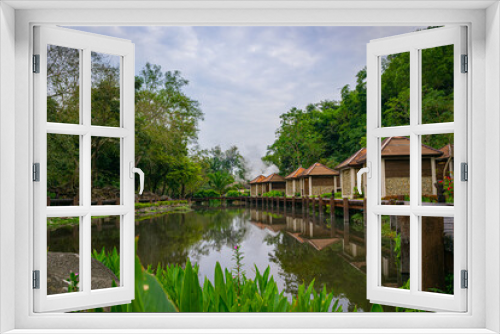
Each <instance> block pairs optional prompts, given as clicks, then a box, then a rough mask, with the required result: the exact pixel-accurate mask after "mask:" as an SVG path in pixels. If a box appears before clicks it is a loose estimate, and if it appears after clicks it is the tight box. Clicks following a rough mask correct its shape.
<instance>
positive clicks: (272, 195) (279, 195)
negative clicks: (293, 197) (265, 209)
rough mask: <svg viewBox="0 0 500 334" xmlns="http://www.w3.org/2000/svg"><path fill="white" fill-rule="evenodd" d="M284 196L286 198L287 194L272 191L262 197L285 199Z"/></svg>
mask: <svg viewBox="0 0 500 334" xmlns="http://www.w3.org/2000/svg"><path fill="white" fill-rule="evenodd" d="M283 196H285V193H284V192H283V191H279V190H271V191H268V192H267V193H263V194H262V197H283Z"/></svg>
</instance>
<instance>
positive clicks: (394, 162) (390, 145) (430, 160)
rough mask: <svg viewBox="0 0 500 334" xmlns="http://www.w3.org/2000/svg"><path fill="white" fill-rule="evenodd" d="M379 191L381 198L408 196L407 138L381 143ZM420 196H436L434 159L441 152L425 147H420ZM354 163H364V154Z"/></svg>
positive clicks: (392, 138) (408, 143)
mask: <svg viewBox="0 0 500 334" xmlns="http://www.w3.org/2000/svg"><path fill="white" fill-rule="evenodd" d="M381 149H382V159H381V166H380V167H381V168H380V171H381V180H382V182H381V186H382V188H381V191H382V194H381V195H382V198H383V197H385V196H393V195H409V194H410V139H409V138H407V137H389V138H386V139H384V140H383V141H382V145H381ZM421 152H422V161H421V164H422V171H421V173H422V195H437V188H436V186H435V183H436V181H437V179H436V158H438V157H441V156H442V155H443V152H441V151H440V150H437V149H435V148H432V147H430V146H427V145H422V148H421ZM356 163H358V164H359V165H364V164H365V163H366V150H365V153H364V154H362V155H360V156H359V158H358V159H356Z"/></svg>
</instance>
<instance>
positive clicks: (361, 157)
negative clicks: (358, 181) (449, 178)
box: [335, 136, 443, 169]
mask: <svg viewBox="0 0 500 334" xmlns="http://www.w3.org/2000/svg"><path fill="white" fill-rule="evenodd" d="M409 155H410V139H409V138H408V137H400V136H397V137H388V138H385V139H384V140H383V141H382V157H384V158H388V157H403V156H409ZM442 155H443V152H442V151H441V150H437V149H435V148H433V147H430V146H428V145H423V144H422V156H426V157H440V156H442ZM365 162H366V148H364V147H363V148H362V149H360V150H359V151H357V152H356V153H354V154H353V155H352V156H350V157H349V158H347V159H346V160H344V161H343V162H342V163H341V164H340V165H338V166H337V167H335V169H343V168H347V167H361V166H362V165H363V164H364V163H365Z"/></svg>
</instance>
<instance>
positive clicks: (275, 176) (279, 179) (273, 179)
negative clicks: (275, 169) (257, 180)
mask: <svg viewBox="0 0 500 334" xmlns="http://www.w3.org/2000/svg"><path fill="white" fill-rule="evenodd" d="M275 182H285V178H284V177H283V176H281V175H278V174H276V173H273V174H271V175H269V176H268V177H266V178H265V179H264V180H262V181H261V183H275Z"/></svg>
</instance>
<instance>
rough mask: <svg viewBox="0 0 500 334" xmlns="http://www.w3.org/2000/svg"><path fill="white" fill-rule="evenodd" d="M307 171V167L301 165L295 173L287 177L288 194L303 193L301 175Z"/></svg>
mask: <svg viewBox="0 0 500 334" xmlns="http://www.w3.org/2000/svg"><path fill="white" fill-rule="evenodd" d="M303 171H305V168H302V167H299V168H297V170H295V171H294V172H293V173H291V174H289V175H288V176H286V177H285V180H286V195H287V196H295V194H297V193H299V194H302V182H301V180H300V179H299V175H300V174H301V173H302V172H303Z"/></svg>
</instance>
